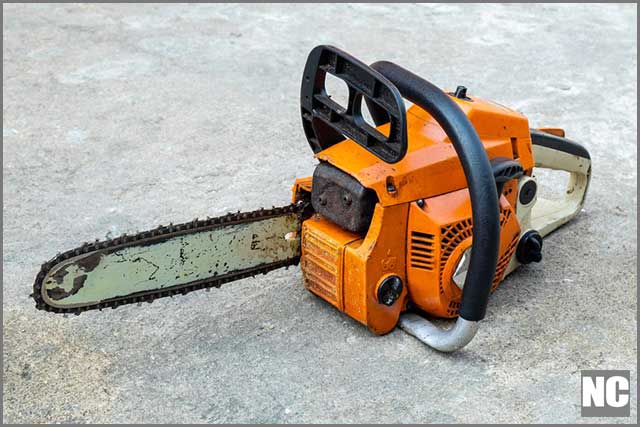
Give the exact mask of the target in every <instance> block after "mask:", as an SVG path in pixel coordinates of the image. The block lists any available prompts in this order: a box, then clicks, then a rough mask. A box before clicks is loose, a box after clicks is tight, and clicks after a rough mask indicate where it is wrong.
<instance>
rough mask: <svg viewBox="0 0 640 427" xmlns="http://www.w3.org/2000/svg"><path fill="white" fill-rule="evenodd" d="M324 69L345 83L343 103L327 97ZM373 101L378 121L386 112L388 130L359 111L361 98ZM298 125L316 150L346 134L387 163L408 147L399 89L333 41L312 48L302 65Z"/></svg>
mask: <svg viewBox="0 0 640 427" xmlns="http://www.w3.org/2000/svg"><path fill="white" fill-rule="evenodd" d="M327 73H329V74H332V75H334V76H335V77H337V78H339V79H341V80H343V81H344V82H345V83H346V84H347V87H348V88H349V101H348V103H347V106H346V107H345V106H341V105H339V104H338V103H336V102H335V101H334V100H332V99H331V97H330V94H328V93H327V90H326V88H325V81H326V75H327ZM363 98H364V99H365V100H366V102H367V105H375V106H376V112H377V117H376V120H377V121H376V125H377V126H379V125H381V124H383V123H382V122H381V123H379V122H378V121H380V120H382V116H384V123H388V122H390V132H389V136H385V135H383V134H382V133H381V132H380V131H378V130H377V129H376V128H375V127H373V126H370V125H369V124H368V123H367V122H366V121H365V119H364V117H363V116H362V99H363ZM300 107H301V113H302V125H303V127H304V132H305V134H306V136H307V140H308V141H309V145H310V146H311V149H312V150H313V152H314V153H318V152H320V151H322V150H325V149H327V148H329V147H331V146H332V145H335V144H337V143H338V142H341V141H344V140H345V139H346V138H349V139H351V140H353V141H355V142H357V143H358V144H360V145H361V146H362V147H364V148H365V149H366V150H368V151H369V152H371V153H373V154H374V155H375V156H377V157H378V158H380V159H381V160H383V161H385V162H387V163H396V162H399V161H400V160H402V158H403V157H404V156H405V154H406V152H407V124H406V111H405V106H404V101H403V100H402V96H400V93H399V92H398V89H397V88H396V87H395V86H394V85H393V84H392V83H391V82H390V81H389V80H387V79H386V78H385V77H384V76H382V75H381V74H380V73H378V72H377V71H375V70H373V69H371V68H370V67H369V66H367V65H366V64H364V63H363V62H361V61H359V60H358V59H356V58H354V57H353V56H351V55H349V54H348V53H346V52H344V51H342V50H340V49H338V48H335V47H333V46H318V47H316V48H314V49H313V50H312V51H311V53H310V54H309V57H308V58H307V64H306V65H305V68H304V75H303V77H302V86H301V89H300Z"/></svg>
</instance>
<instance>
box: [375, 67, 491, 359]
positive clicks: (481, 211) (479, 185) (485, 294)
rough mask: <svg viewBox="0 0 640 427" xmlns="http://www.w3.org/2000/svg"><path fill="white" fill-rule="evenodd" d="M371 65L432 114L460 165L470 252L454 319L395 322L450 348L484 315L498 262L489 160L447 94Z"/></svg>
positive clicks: (463, 339)
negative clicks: (443, 323) (448, 324)
mask: <svg viewBox="0 0 640 427" xmlns="http://www.w3.org/2000/svg"><path fill="white" fill-rule="evenodd" d="M371 68H373V69H374V70H376V71H377V72H379V73H380V74H382V75H383V76H384V77H385V78H386V79H388V80H389V81H390V82H391V83H393V84H394V85H395V86H396V87H397V88H398V90H399V91H400V94H401V95H402V97H403V98H406V99H408V100H409V101H411V102H413V103H414V104H416V105H417V106H419V107H420V108H422V109H424V110H425V111H426V112H428V113H429V114H431V116H433V118H434V119H435V120H436V121H437V122H438V124H439V125H440V126H441V127H442V129H443V130H444V131H445V133H446V134H447V136H448V137H449V139H450V140H451V143H452V144H453V147H454V149H455V150H456V153H457V155H458V158H459V159H460V162H461V163H462V169H463V170H464V174H465V177H466V180H467V186H468V188H469V196H470V199H471V209H472V217H473V250H472V251H471V260H470V263H469V272H468V274H467V277H466V280H465V284H464V287H463V291H462V299H461V303H460V310H459V317H458V319H457V321H456V324H455V326H454V327H453V328H452V329H450V330H442V329H440V328H438V327H437V326H435V325H434V324H432V323H431V322H429V321H427V320H426V319H423V318H421V317H419V316H416V315H411V314H406V315H403V316H401V317H400V322H399V324H400V327H401V328H402V329H404V330H405V331H407V332H409V333H410V334H411V335H414V336H415V337H416V338H418V339H420V340H421V341H422V342H424V343H425V344H427V345H429V346H431V347H433V348H435V349H436V350H440V351H447V352H448V351H455V350H457V349H460V348H462V347H464V346H465V345H466V344H467V343H469V342H470V341H471V339H473V337H474V335H475V333H476V331H477V329H478V321H480V320H482V319H483V318H484V316H485V314H486V310H487V303H488V301H489V294H490V292H491V285H492V282H493V277H494V274H495V271H496V265H497V262H498V249H499V244H500V213H499V207H498V196H497V192H496V183H495V178H494V176H493V172H492V169H491V164H490V163H489V158H488V157H487V153H486V151H485V149H484V146H483V145H482V142H481V141H480V138H479V137H478V134H477V133H476V130H475V128H474V127H473V125H472V124H471V122H470V121H469V119H468V118H467V116H466V115H465V114H464V112H463V111H462V110H461V109H460V107H458V105H457V104H456V103H455V102H454V101H453V100H452V99H451V98H450V96H449V95H447V94H446V93H444V92H443V91H442V90H440V89H439V88H438V87H436V86H434V85H433V84H431V83H429V82H427V81H426V80H424V79H423V78H421V77H419V76H417V75H415V74H413V73H412V72H410V71H408V70H405V69H404V68H402V67H400V66H398V65H396V64H393V63H391V62H386V61H380V62H376V63H374V64H372V65H371ZM368 107H369V110H370V111H371V115H372V118H373V119H374V120H376V121H378V120H381V118H382V117H383V112H382V111H381V109H380V108H379V107H377V106H376V105H375V104H372V103H370V104H368ZM376 124H377V123H376Z"/></svg>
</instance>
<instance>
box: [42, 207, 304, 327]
mask: <svg viewBox="0 0 640 427" xmlns="http://www.w3.org/2000/svg"><path fill="white" fill-rule="evenodd" d="M306 207H307V203H306V202H302V201H301V202H298V203H296V204H291V205H289V206H284V207H278V208H272V209H259V210H256V211H253V212H245V213H240V212H238V213H229V214H227V215H224V216H221V217H218V218H207V219H204V220H198V219H195V220H193V221H191V222H186V223H183V224H170V225H168V226H162V225H161V226H159V227H157V228H155V229H153V230H148V231H143V232H140V233H137V234H135V235H126V234H124V235H122V236H120V237H117V238H114V239H109V240H104V241H100V240H96V241H95V242H92V243H85V244H83V245H82V246H80V247H78V248H75V249H72V250H69V251H66V252H64V253H61V254H59V255H57V256H56V257H54V258H53V259H51V260H49V261H48V262H45V263H44V264H43V265H42V267H41V269H40V272H39V273H38V275H37V277H36V280H35V283H34V285H33V294H32V295H31V296H32V297H33V299H34V300H35V302H36V308H38V309H40V310H44V311H49V312H54V313H73V314H76V315H78V314H80V313H82V312H84V311H87V310H102V309H104V308H114V309H115V308H117V307H119V306H121V305H126V304H139V303H142V302H149V303H151V302H153V301H154V300H155V299H158V298H164V297H170V296H173V295H177V294H182V295H184V294H187V293H189V292H192V291H196V290H200V289H207V288H219V287H220V286H221V285H222V284H224V283H228V282H231V281H235V280H239V279H243V278H246V277H253V276H256V275H258V274H266V273H268V272H269V271H272V270H275V269H278V268H281V267H288V266H290V265H297V264H298V262H299V260H300V237H299V236H300V229H301V224H302V220H303V218H302V215H303V212H304V210H305V208H306ZM262 223H264V224H263V225H262V226H260V225H261V224H262ZM243 232H244V233H245V235H243V234H242V233H243ZM260 233H264V234H260ZM280 233H281V234H282V235H280ZM287 233H289V234H288V235H287V237H285V235H286V234H287ZM189 239H190V240H189ZM196 239H197V240H196ZM205 241H206V243H207V245H204V242H205ZM214 241H218V242H219V243H220V244H221V245H222V246H224V247H220V248H219V250H216V249H214V248H213V247H212V242H214ZM199 242H202V243H203V245H202V248H203V249H199V248H198V246H197V245H195V244H194V243H196V244H197V243H199ZM189 245H191V246H192V247H194V246H195V250H197V251H200V252H193V251H194V249H193V248H188V246H189ZM154 247H155V248H157V249H156V252H158V253H156V254H154V253H153V250H154ZM230 247H235V248H236V249H237V252H243V251H246V253H250V254H251V257H248V256H245V257H244V258H242V256H241V255H236V257H237V258H235V259H234V258H232V257H230V258H228V259H227V258H224V259H225V261H224V265H223V266H220V267H219V266H218V265H217V263H218V262H219V263H220V264H221V265H222V264H223V262H222V259H223V258H222V257H224V256H228V255H225V251H228V250H229V248H230ZM185 248H187V249H190V250H191V251H192V257H191V258H190V259H185ZM207 250H208V251H209V253H207V252H206V251H207ZM256 254H258V255H261V256H257V257H256V256H255V255H256ZM154 255H155V258H154ZM127 257H128V258H127ZM252 257H253V259H252ZM166 258H168V261H167V260H166ZM200 258H202V260H201V261H198V259H200ZM158 260H161V261H160V262H159V261H158ZM140 261H142V262H140ZM162 261H164V262H162ZM198 262H199V264H198ZM243 262H244V263H245V264H243ZM136 263H137V264H142V265H141V266H140V267H138V269H137V270H135V269H134V268H133V265H137V264H136ZM187 263H189V264H188V265H187ZM117 264H120V265H122V267H118V266H117ZM127 266H128V267H127ZM234 266H235V267H237V268H235V269H233V270H231V271H227V268H231V267H234ZM185 267H191V269H190V270H189V268H186V270H185ZM216 267H218V268H216ZM175 271H180V272H181V273H180V277H178V276H177V275H174V273H175ZM185 271H186V274H185ZM92 274H93V275H94V276H96V277H97V278H96V279H95V280H96V282H97V283H98V285H96V287H97V288H100V289H93V290H92V289H87V288H88V287H89V288H90V287H91V284H92V280H91V279H92V276H91V275H92ZM169 274H171V277H170V278H169ZM190 276H191V277H190ZM191 279H195V280H191ZM181 281H182V282H183V283H180V282H181ZM176 283H177V284H176ZM118 287H121V288H124V290H120V293H119V294H117V295H112V296H109V295H108V294H109V293H110V292H117V289H118ZM83 294H84V296H83ZM101 294H102V295H103V296H105V295H106V296H107V297H106V298H103V299H96V300H91V299H90V297H91V296H94V297H95V296H96V295H98V296H99V295H101ZM83 297H84V298H85V300H83V299H82V298H83ZM87 297H89V299H86V298H87Z"/></svg>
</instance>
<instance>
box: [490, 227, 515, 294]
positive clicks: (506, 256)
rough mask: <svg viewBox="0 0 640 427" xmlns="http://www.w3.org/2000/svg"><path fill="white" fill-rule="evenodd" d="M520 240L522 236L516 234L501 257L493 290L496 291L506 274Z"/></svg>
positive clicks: (492, 286)
mask: <svg viewBox="0 0 640 427" xmlns="http://www.w3.org/2000/svg"><path fill="white" fill-rule="evenodd" d="M518 240H520V236H519V235H518V234H516V235H515V236H514V237H513V239H512V240H511V242H510V243H509V247H508V248H507V250H506V251H505V253H503V254H502V256H501V257H500V259H499V260H498V266H497V267H496V275H495V276H494V278H493V284H492V285H491V292H493V291H495V290H496V288H497V287H498V285H499V284H500V281H501V280H502V276H503V275H504V272H505V270H506V269H507V266H508V265H509V261H511V257H512V256H513V252H514V251H515V250H516V246H517V245H518Z"/></svg>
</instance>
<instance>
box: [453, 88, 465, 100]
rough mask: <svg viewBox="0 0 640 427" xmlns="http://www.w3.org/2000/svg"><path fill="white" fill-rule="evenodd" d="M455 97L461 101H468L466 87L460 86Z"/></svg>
mask: <svg viewBox="0 0 640 427" xmlns="http://www.w3.org/2000/svg"><path fill="white" fill-rule="evenodd" d="M453 96H455V97H456V98H460V99H467V88H466V87H464V86H458V87H457V88H456V91H455V93H454V94H453Z"/></svg>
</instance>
